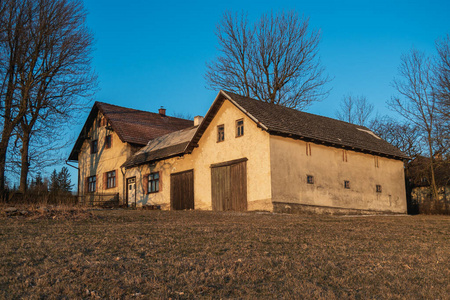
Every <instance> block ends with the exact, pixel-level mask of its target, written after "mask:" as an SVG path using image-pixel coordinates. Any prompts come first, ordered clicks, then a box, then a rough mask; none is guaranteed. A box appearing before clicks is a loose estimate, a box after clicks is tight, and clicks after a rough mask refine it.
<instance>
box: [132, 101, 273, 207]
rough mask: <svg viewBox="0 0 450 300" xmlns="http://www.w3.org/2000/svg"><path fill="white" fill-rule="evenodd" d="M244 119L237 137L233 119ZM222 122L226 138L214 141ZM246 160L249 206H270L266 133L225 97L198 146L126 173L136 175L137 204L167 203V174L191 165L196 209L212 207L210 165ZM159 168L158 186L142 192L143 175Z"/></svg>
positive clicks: (164, 204)
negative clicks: (158, 188) (159, 186)
mask: <svg viewBox="0 0 450 300" xmlns="http://www.w3.org/2000/svg"><path fill="white" fill-rule="evenodd" d="M238 119H244V127H245V129H244V135H243V136H241V137H236V136H235V135H236V133H235V122H236V120H238ZM221 124H224V125H225V140H224V141H223V142H219V143H218V142H217V126H218V125H221ZM244 157H246V158H247V159H248V161H247V201H248V210H260V209H261V210H272V202H271V187H270V149H269V134H268V133H266V132H265V131H263V130H261V129H260V128H258V127H257V126H256V124H255V123H254V122H253V121H252V120H250V119H249V118H248V117H247V116H245V114H244V113H242V112H241V111H240V110H239V109H237V108H236V107H235V106H234V105H233V104H231V103H230V102H229V101H227V100H226V101H225V102H224V104H223V105H222V107H221V108H220V110H219V111H218V113H217V115H216V116H215V118H214V119H213V121H212V122H211V124H210V125H209V126H208V128H207V130H206V131H205V133H204V134H203V136H202V138H201V139H200V141H199V147H198V148H195V149H194V150H193V152H192V153H191V154H189V155H185V156H183V157H177V158H171V159H167V160H164V161H160V162H157V163H156V164H153V165H143V166H140V167H135V168H132V169H129V170H127V172H126V177H127V178H130V177H133V176H136V180H137V185H136V187H137V189H136V193H137V195H136V197H137V205H138V206H141V205H145V204H147V205H161V207H162V208H163V209H168V208H169V207H170V174H172V173H177V172H181V171H186V170H190V169H194V199H195V200H194V201H195V209H212V204H211V169H210V165H211V164H215V163H221V162H226V161H230V160H234V159H239V158H244ZM160 170H161V171H162V173H161V175H160V176H161V179H160V180H162V185H161V187H162V188H161V190H160V192H158V193H151V194H145V193H144V187H143V179H142V176H143V175H145V174H148V173H151V172H156V171H160Z"/></svg>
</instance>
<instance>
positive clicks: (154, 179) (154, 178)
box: [147, 173, 159, 193]
mask: <svg viewBox="0 0 450 300" xmlns="http://www.w3.org/2000/svg"><path fill="white" fill-rule="evenodd" d="M147 191H148V193H157V192H159V173H151V174H149V175H148V189H147Z"/></svg>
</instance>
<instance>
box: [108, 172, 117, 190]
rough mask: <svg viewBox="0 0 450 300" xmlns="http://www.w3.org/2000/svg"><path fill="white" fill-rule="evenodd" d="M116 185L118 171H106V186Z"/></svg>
mask: <svg viewBox="0 0 450 300" xmlns="http://www.w3.org/2000/svg"><path fill="white" fill-rule="evenodd" d="M113 187H116V171H111V172H107V173H106V188H107V189H110V188H113Z"/></svg>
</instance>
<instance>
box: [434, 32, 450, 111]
mask: <svg viewBox="0 0 450 300" xmlns="http://www.w3.org/2000/svg"><path fill="white" fill-rule="evenodd" d="M436 50H437V57H436V60H435V68H436V69H435V72H436V89H437V94H438V97H439V99H440V102H441V104H442V105H443V113H444V114H445V115H446V117H447V118H449V117H450V113H449V111H450V35H448V34H447V36H446V37H445V38H443V39H440V40H438V41H437V42H436Z"/></svg>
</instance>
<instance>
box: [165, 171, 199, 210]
mask: <svg viewBox="0 0 450 300" xmlns="http://www.w3.org/2000/svg"><path fill="white" fill-rule="evenodd" d="M170 208H171V209H172V210H182V209H194V170H189V171H185V172H180V173H174V174H170Z"/></svg>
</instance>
